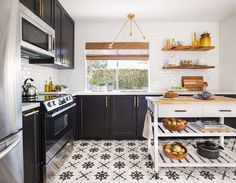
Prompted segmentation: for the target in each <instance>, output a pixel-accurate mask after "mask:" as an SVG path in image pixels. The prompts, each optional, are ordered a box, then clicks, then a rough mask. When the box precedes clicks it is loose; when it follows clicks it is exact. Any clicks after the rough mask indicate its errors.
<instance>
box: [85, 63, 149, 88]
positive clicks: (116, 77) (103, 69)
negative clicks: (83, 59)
mask: <svg viewBox="0 0 236 183" xmlns="http://www.w3.org/2000/svg"><path fill="white" fill-rule="evenodd" d="M148 70H149V69H148V62H147V61H142V60H104V61H103V60H96V61H88V62H87V86H88V89H90V88H91V86H92V85H100V86H102V85H106V84H113V87H114V89H116V90H148V76H149V74H148Z"/></svg>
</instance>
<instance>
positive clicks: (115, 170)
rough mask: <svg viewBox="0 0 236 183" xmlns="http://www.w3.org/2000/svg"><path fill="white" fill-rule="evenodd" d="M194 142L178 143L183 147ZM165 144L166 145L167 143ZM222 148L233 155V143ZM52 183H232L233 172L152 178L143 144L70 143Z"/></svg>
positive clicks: (166, 173) (177, 172) (188, 171)
mask: <svg viewBox="0 0 236 183" xmlns="http://www.w3.org/2000/svg"><path fill="white" fill-rule="evenodd" d="M196 140H197V139H189V140H184V141H183V140H181V142H182V143H183V145H184V144H187V143H190V142H192V143H195V141H196ZM168 142H169V141H168ZM225 144H226V146H227V147H228V148H230V150H232V151H234V152H236V139H227V140H226V141H225ZM73 145H74V148H73V151H72V152H68V153H71V154H70V156H69V158H68V160H67V161H66V162H65V163H64V165H63V166H62V167H61V169H60V171H59V172H58V174H57V175H56V176H55V177H54V179H53V183H235V182H236V168H161V169H160V172H159V177H158V179H157V180H156V179H155V178H154V171H153V162H152V161H150V160H149V159H148V152H147V151H148V149H147V141H137V140H135V141H112V140H111V141H103V140H101V141H91V140H90V141H89V140H87V141H85V140H81V141H74V142H73Z"/></svg>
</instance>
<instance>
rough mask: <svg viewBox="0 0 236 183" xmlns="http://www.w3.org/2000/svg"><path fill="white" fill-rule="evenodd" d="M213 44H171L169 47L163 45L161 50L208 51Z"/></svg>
mask: <svg viewBox="0 0 236 183" xmlns="http://www.w3.org/2000/svg"><path fill="white" fill-rule="evenodd" d="M214 48H215V47H214V46H199V47H192V46H171V47H164V48H162V51H208V50H212V49H214Z"/></svg>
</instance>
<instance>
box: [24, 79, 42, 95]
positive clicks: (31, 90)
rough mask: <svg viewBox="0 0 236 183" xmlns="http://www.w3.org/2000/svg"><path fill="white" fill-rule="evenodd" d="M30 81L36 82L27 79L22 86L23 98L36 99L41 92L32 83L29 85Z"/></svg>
mask: <svg viewBox="0 0 236 183" xmlns="http://www.w3.org/2000/svg"><path fill="white" fill-rule="evenodd" d="M28 81H31V82H33V81H34V80H33V79H32V78H27V79H26V80H25V81H24V85H23V86H22V88H23V92H22V96H23V97H36V96H37V95H38V93H39V91H38V89H37V88H36V87H35V86H33V85H32V84H31V83H28Z"/></svg>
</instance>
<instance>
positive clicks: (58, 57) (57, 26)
mask: <svg viewBox="0 0 236 183" xmlns="http://www.w3.org/2000/svg"><path fill="white" fill-rule="evenodd" d="M61 13H62V9H61V5H60V3H59V2H58V1H55V12H54V27H55V38H56V40H55V61H56V62H58V63H61Z"/></svg>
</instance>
